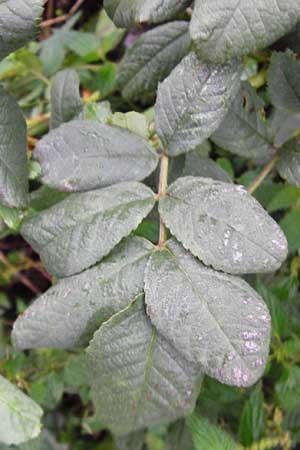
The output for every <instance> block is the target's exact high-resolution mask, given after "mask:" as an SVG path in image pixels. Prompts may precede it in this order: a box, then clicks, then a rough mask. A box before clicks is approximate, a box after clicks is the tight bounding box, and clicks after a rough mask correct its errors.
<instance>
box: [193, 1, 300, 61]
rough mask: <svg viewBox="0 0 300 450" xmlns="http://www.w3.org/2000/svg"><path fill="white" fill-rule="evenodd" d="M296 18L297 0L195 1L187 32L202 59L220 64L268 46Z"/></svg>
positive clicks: (298, 13) (299, 8)
mask: <svg viewBox="0 0 300 450" xmlns="http://www.w3.org/2000/svg"><path fill="white" fill-rule="evenodd" d="M299 19H300V3H299V1H298V0H276V1H275V0H253V1H252V2H251V3H249V2H248V1H247V0H213V1H212V0H196V1H195V8H194V13H193V16H192V21H191V27H190V32H191V36H192V39H193V40H194V41H195V44H196V47H197V51H198V53H199V55H200V57H201V58H202V59H204V60H205V61H213V62H218V63H223V62H225V61H227V60H229V59H231V58H236V57H240V56H242V55H245V54H247V53H250V52H251V51H253V50H255V49H260V48H264V47H268V46H269V45H270V44H272V43H273V42H275V41H276V40H277V39H279V38H280V37H282V36H284V35H285V34H286V33H288V31H290V30H292V29H293V27H294V26H295V25H296V23H297V22H298V21H299Z"/></svg>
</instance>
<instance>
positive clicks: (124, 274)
mask: <svg viewBox="0 0 300 450" xmlns="http://www.w3.org/2000/svg"><path fill="white" fill-rule="evenodd" d="M151 251H153V246H152V244H151V243H150V242H148V241H146V240H144V239H142V238H138V237H133V238H128V239H126V240H124V241H123V242H122V243H121V244H119V245H118V247H116V248H115V249H114V250H113V252H112V253H111V254H110V255H109V256H108V257H107V258H106V259H105V260H104V261H103V262H102V263H100V264H99V265H98V266H96V267H94V268H92V269H89V270H86V271H85V272H83V273H81V274H79V275H75V276H73V277H68V278H65V279H63V280H60V281H59V282H58V283H57V284H56V285H54V286H53V287H52V288H50V289H49V290H48V291H47V292H46V293H45V294H44V295H42V296H41V297H40V298H38V299H37V300H36V301H35V302H34V303H33V304H32V305H31V306H30V307H29V308H28V309H27V310H26V311H25V313H24V314H22V315H20V316H19V318H18V320H17V321H16V323H15V325H14V330H13V340H14V342H15V343H16V345H17V347H18V348H19V349H21V350H24V349H29V348H44V347H49V348H64V349H69V348H74V347H81V346H85V345H87V344H88V343H89V341H90V339H91V338H92V336H93V333H94V332H95V331H96V330H97V329H98V328H99V326H100V325H101V324H102V322H104V321H105V320H107V319H109V318H110V317H111V316H113V315H114V314H115V313H117V312H119V311H121V310H122V309H124V308H126V307H127V306H128V305H129V304H130V303H131V302H132V301H133V299H134V298H135V297H137V296H138V295H139V294H140V293H141V292H142V291H143V287H144V271H145V266H146V263H147V261H148V258H149V256H150V253H151Z"/></svg>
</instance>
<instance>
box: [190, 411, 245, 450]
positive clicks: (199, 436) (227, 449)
mask: <svg viewBox="0 0 300 450" xmlns="http://www.w3.org/2000/svg"><path fill="white" fill-rule="evenodd" d="M187 423H188V427H189V429H190V431H191V433H192V436H193V441H194V444H195V449H196V450H212V449H213V450H237V446H236V444H235V442H234V441H233V440H232V439H231V437H230V436H229V434H227V433H226V432H225V431H223V430H222V429H221V428H220V427H218V426H216V425H213V424H211V423H210V421H209V420H208V419H206V418H205V417H201V416H198V415H196V414H193V415H192V416H190V417H189V418H188V419H187Z"/></svg>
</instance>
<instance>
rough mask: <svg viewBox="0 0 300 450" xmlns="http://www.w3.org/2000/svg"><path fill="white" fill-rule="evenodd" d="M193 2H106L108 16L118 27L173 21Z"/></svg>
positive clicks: (182, 0)
mask: <svg viewBox="0 0 300 450" xmlns="http://www.w3.org/2000/svg"><path fill="white" fill-rule="evenodd" d="M191 3H192V1H191V0H164V1H163V2H162V1H161V0H104V8H105V9H106V12H107V14H108V15H109V17H110V18H111V19H112V20H113V22H114V23H115V24H116V25H117V26H118V27H124V28H130V27H132V26H134V25H135V24H137V23H144V22H149V23H160V22H165V21H168V20H171V19H173V18H174V17H176V15H177V14H178V13H179V12H181V11H183V10H184V9H185V8H187V7H188V6H189V5H190V4H191Z"/></svg>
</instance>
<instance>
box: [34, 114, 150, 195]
mask: <svg viewBox="0 0 300 450" xmlns="http://www.w3.org/2000/svg"><path fill="white" fill-rule="evenodd" d="M34 154H35V157H36V158H37V159H38V161H39V163H40V164H41V166H42V181H43V182H44V184H46V185H48V186H50V187H53V188H56V189H58V190H61V191H67V192H74V191H87V190H90V189H95V188H99V187H104V186H109V185H111V184H115V183H119V182H122V181H131V180H134V181H135V180H137V181H140V180H143V179H144V178H146V177H147V176H148V175H150V173H151V172H153V170H154V169H155V168H156V166H157V164H158V156H157V154H156V152H155V151H154V150H152V148H151V147H150V144H148V142H147V141H146V140H145V139H142V138H141V137H139V136H136V135H135V134H133V133H131V132H130V131H128V130H126V129H124V128H120V127H114V126H110V125H105V124H102V123H98V122H96V121H92V120H91V121H90V120H73V121H71V122H69V123H66V124H64V125H61V126H60V127H59V128H58V129H56V130H53V131H51V132H50V133H49V134H48V135H47V136H45V137H44V138H43V139H41V141H40V142H39V143H38V145H37V147H36V150H35V153H34Z"/></svg>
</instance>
